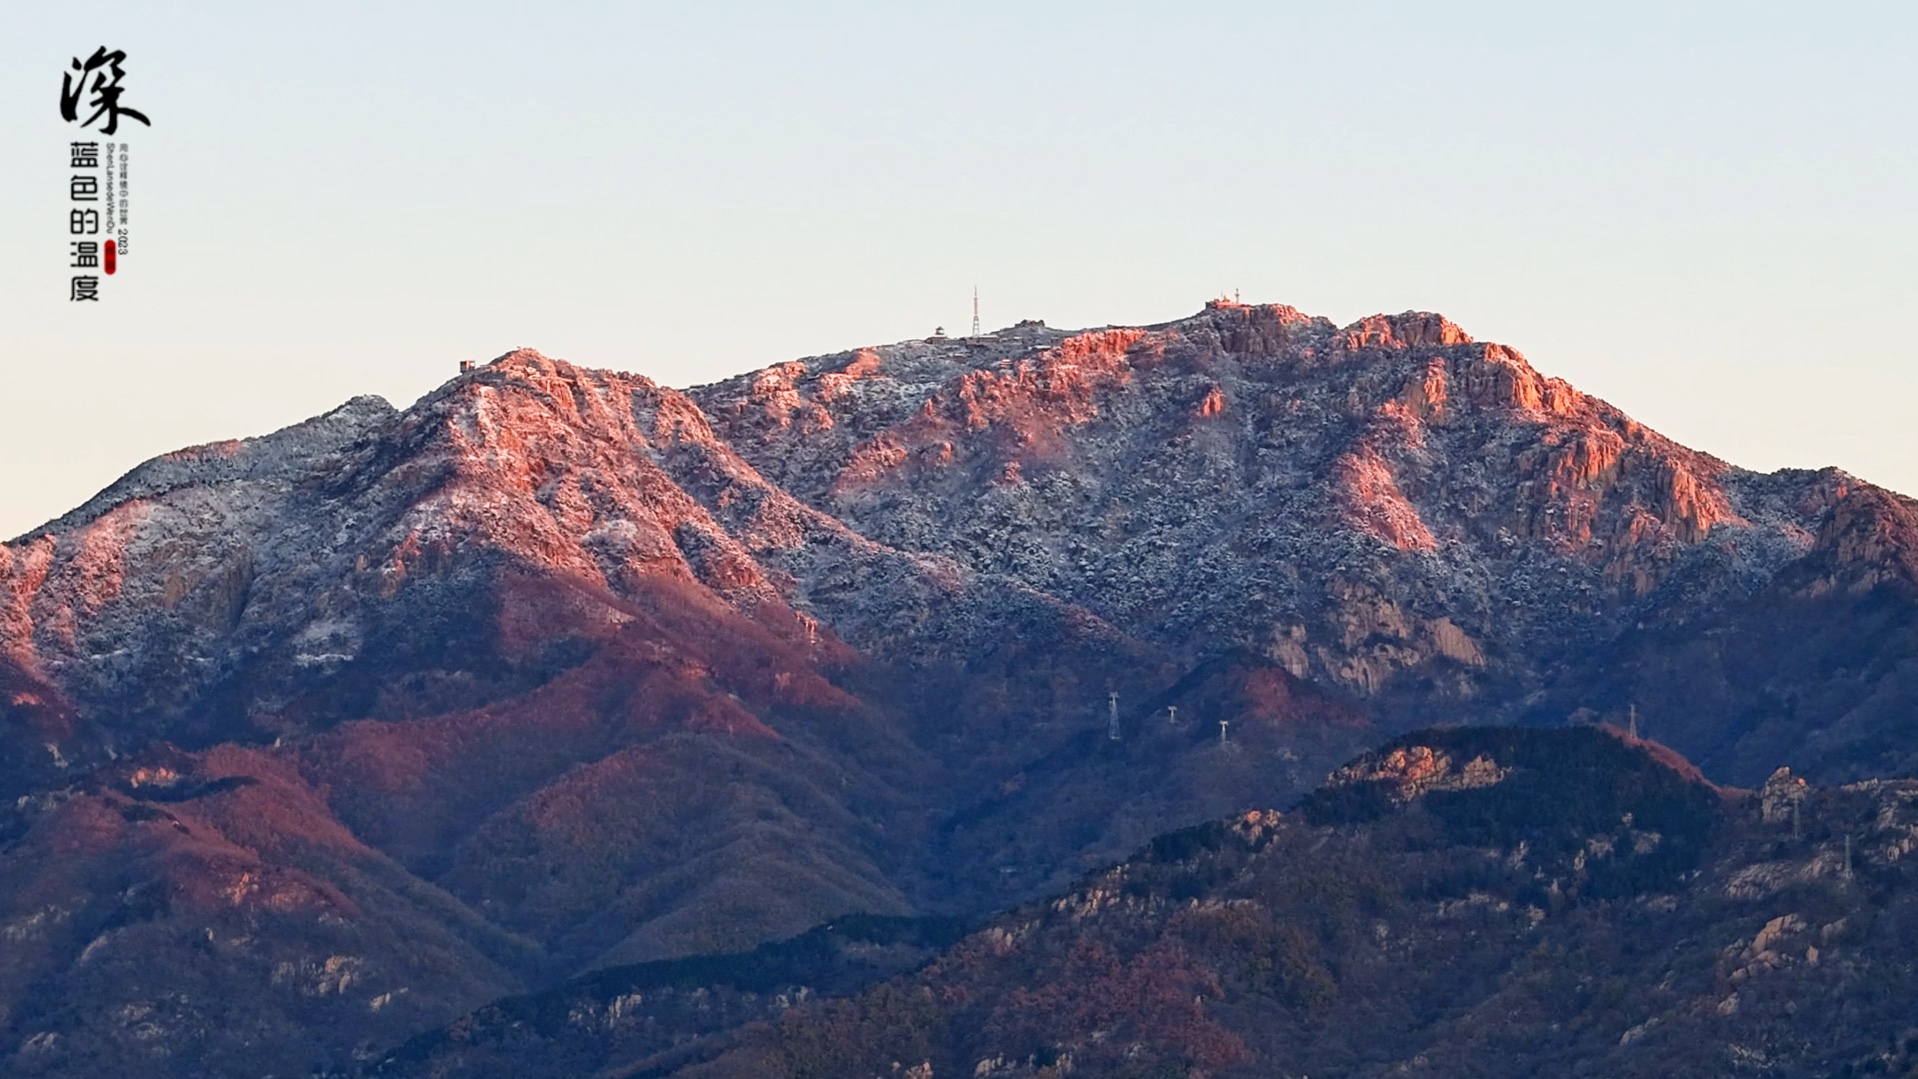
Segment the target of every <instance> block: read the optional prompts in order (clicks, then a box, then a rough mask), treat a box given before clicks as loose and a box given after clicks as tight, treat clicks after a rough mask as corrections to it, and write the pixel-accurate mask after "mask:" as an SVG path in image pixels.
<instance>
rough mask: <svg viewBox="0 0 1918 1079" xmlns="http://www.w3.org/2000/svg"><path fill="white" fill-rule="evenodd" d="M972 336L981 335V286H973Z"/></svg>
mask: <svg viewBox="0 0 1918 1079" xmlns="http://www.w3.org/2000/svg"><path fill="white" fill-rule="evenodd" d="M972 336H974V337H977V336H979V286H978V285H974V286H972Z"/></svg>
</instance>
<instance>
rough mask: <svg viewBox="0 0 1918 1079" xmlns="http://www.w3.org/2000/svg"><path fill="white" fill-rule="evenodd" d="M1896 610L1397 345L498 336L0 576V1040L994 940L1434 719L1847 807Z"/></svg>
mask: <svg viewBox="0 0 1918 1079" xmlns="http://www.w3.org/2000/svg"><path fill="white" fill-rule="evenodd" d="M1915 586H1918V510H1915V508H1914V504H1913V502H1912V501H1911V500H1910V499H1908V498H1905V497H1903V496H1901V495H1897V494H1895V493H1892V492H1889V491H1885V490H1882V489H1880V488H1876V487H1873V486H1871V485H1870V484H1867V483H1864V482H1862V481H1859V480H1856V479H1854V478H1852V477H1850V476H1847V475H1845V474H1844V473H1842V472H1839V471H1837V470H1834V469H1826V470H1822V471H1790V470H1788V471H1783V472H1777V473H1772V474H1759V473H1754V472H1750V471H1746V470H1743V469H1739V468H1737V467H1735V466H1733V465H1730V464H1727V463H1725V462H1723V461H1720V460H1718V459H1716V458H1713V457H1711V456H1709V455H1706V454H1703V453H1700V452H1697V451H1694V450H1690V449H1687V448H1685V447H1682V446H1679V445H1677V444H1676V443H1673V442H1671V441H1670V440H1668V439H1665V438H1663V437H1662V436H1660V435H1658V434H1657V433H1655V432H1653V431H1650V430H1648V429H1646V428H1644V427H1643V426H1642V425H1640V424H1638V423H1636V422H1634V421H1633V420H1631V419H1630V418H1629V417H1628V416H1626V415H1625V414H1624V413H1622V412H1620V411H1619V410H1618V409H1616V408H1614V407H1612V406H1611V405H1609V404H1606V403H1605V402H1602V401H1599V400H1597V399H1595V398H1591V397H1589V396H1586V395H1584V394H1582V393H1579V392H1578V391H1577V390H1575V389H1574V388H1572V387H1571V386H1569V385H1567V384H1566V383H1564V382H1562V381H1560V380H1557V379H1552V378H1548V377H1545V376H1542V375H1540V374H1539V373H1538V372H1536V371H1535V370H1533V368H1532V367H1531V366H1530V364H1529V363H1528V362H1527V361H1526V360H1525V359H1524V357H1522V356H1521V355H1520V354H1519V353H1517V352H1516V351H1514V350H1512V349H1510V348H1508V347H1506V346H1503V345H1497V344H1489V343H1483V342H1477V341H1474V340H1472V339H1471V338H1470V337H1469V336H1468V335H1467V334H1465V333H1464V331H1462V330H1461V329H1459V328H1458V327H1457V326H1455V325H1453V324H1451V323H1450V322H1448V321H1446V320H1445V319H1443V318H1441V317H1439V316H1437V315H1431V314H1423V313H1406V314H1402V315H1396V316H1376V317H1373V318H1368V319H1364V320H1361V321H1360V322H1357V323H1354V324H1352V325H1349V326H1344V327H1339V326H1335V325H1333V324H1332V323H1330V322H1328V321H1326V320H1324V319H1320V318H1313V317H1309V316H1307V315H1304V314H1302V313H1300V312H1298V311H1296V310H1294V309H1292V308H1288V307H1283V306H1267V305H1258V306H1254V305H1240V304H1236V303H1229V302H1224V301H1218V302H1214V303H1212V304H1209V305H1207V307H1206V308H1205V309H1204V310H1203V311H1201V312H1199V313H1198V314H1196V315H1194V316H1192V317H1190V318H1186V319H1181V320H1178V321H1175V322H1171V323H1166V324H1163V325H1159V326H1149V327H1110V328H1105V329H1099V330H1091V331H1083V332H1068V331H1061V330H1055V329H1052V328H1049V327H1046V326H1043V325H1041V324H1038V323H1021V324H1019V325H1017V326H1014V327H1010V328H1007V329H1004V330H1001V331H998V332H996V333H992V334H986V335H983V336H980V337H976V338H965V339H944V338H934V339H927V340H919V341H908V342H902V343H899V344H895V345H887V346H877V347H872V348H863V349H856V350H853V351H850V352H846V353H840V354H835V355H831V356H821V357H812V358H808V359H804V360H797V361H792V362H788V363H783V364H777V365H774V366H772V367H769V368H766V369H764V370H761V371H757V372H753V373H751V374H747V375H742V376H739V377H737V378H733V379H729V380H726V381H722V382H719V383H715V384H712V385H708V386H702V387H696V388H693V389H689V390H683V391H682V390H675V389H671V388H667V387H663V386H660V385H658V384H656V383H654V382H653V381H651V380H649V379H646V378H644V377H641V376H637V375H630V374H621V373H617V372H610V371H597V370H591V369H586V368H581V367H577V366H574V365H572V364H569V363H566V362H564V361H560V360H555V359H551V358H548V357H545V356H542V355H540V354H538V353H536V352H533V351H530V350H519V351H515V352H511V353H508V354H506V355H504V356H501V357H499V358H498V359H496V360H494V361H492V362H491V363H489V364H486V365H483V366H480V367H478V368H476V369H475V370H473V371H472V372H470V373H464V374H462V375H460V376H459V377H457V378H454V379H452V380H450V381H449V382H447V383H446V384H445V385H443V386H441V387H440V388H439V389H437V390H435V391H434V392H432V393H430V394H428V395H427V396H426V397H424V398H422V399H421V400H420V401H419V402H417V403H416V404H414V405H413V406H412V407H411V408H408V409H405V410H394V409H392V408H391V407H389V406H387V405H386V404H385V403H384V402H381V401H379V400H378V399H375V398H358V399H355V400H353V401H351V402H348V403H347V404H345V405H343V406H341V407H340V408H338V409H336V410H334V411H332V412H330V413H327V414H326V415H324V416H320V417H317V418H315V419H313V420H310V421H307V422H306V423H303V424H299V425H295V426H294V427H290V428H287V429H285V430H283V431H279V432H275V433H273V434H271V435H266V436H263V437H260V438H253V439H246V440H241V441H235V442H225V443H216V444H212V445H208V446H202V447H196V448H193V449H189V450H184V451H180V452H178V453H174V454H169V455H166V456H164V457H161V458H157V459H155V460H153V461H150V462H147V463H146V464H143V465H141V466H139V467H138V468H136V469H135V470H134V471H132V472H130V473H129V474H128V475H127V476H125V477H124V478H122V479H121V480H120V481H118V482H117V483H115V484H114V485H113V486H111V487H109V488H108V489H107V490H106V491H103V492H102V493H101V494H100V495H98V496H96V497H95V498H93V499H91V500H89V501H88V502H87V503H86V504H85V505H83V506H82V507H80V508H79V509H77V510H75V511H74V512H72V513H70V514H68V515H66V516H65V517H62V518H61V519H59V520H57V521H54V522H51V523H49V524H48V525H46V526H43V527H41V528H39V529H36V530H34V531H33V532H30V533H28V534H27V535H25V536H23V537H20V538H19V539H17V540H14V541H12V542H10V543H7V544H5V545H3V546H0V797H3V798H4V801H3V802H0V806H4V808H0V931H4V932H5V933H6V934H7V936H6V938H5V939H6V940H7V941H9V942H10V943H9V946H8V947H7V948H5V949H4V950H0V986H7V987H11V988H0V1052H4V1053H10V1054H12V1055H11V1056H8V1057H6V1059H7V1061H8V1064H7V1067H8V1068H9V1069H10V1070H11V1069H18V1070H19V1071H20V1074H67V1073H70V1072H72V1071H73V1070H74V1069H77V1068H82V1067H90V1068H94V1069H95V1070H99V1069H102V1068H104V1069H106V1070H112V1069H114V1068H120V1067H129V1066H133V1065H134V1064H135V1063H137V1062H142V1061H150V1060H155V1059H161V1058H168V1057H171V1059H175V1060H187V1059H199V1060H224V1061H231V1062H237V1063H233V1064H232V1067H234V1068H237V1069H240V1070H245V1069H246V1068H281V1069H286V1068H307V1069H311V1068H315V1067H319V1068H329V1067H344V1066H347V1065H349V1064H350V1063H351V1062H352V1061H353V1060H355V1059H358V1058H365V1059H371V1057H372V1056H373V1055H377V1054H378V1053H379V1052H383V1051H384V1050H385V1049H387V1048H390V1047H391V1045H392V1044H395V1042H396V1040H397V1039H398V1037H399V1036H400V1035H402V1034H404V1033H406V1032H408V1031H417V1030H419V1029H424V1027H425V1026H427V1025H430V1024H432V1023H436V1022H440V1021H443V1020H444V1019H446V1018H448V1017H449V1016H450V1015H452V1014H455V1013H456V1012H457V1011H458V1010H459V1009H462V1008H468V1007H471V1006H473V1005H475V1004H477V1003H480V1002H482V1001H484V1000H486V999H490V998H492V997H494V996H498V995H500V994H502V993H504V992H509V991H514V990H519V989H536V988H539V987H541V986H544V985H548V984H550V983H552V982H553V980H554V979H557V978H563V977H566V976H569V975H573V974H578V973H580V972H583V971H589V970H593V969H598V968H601V967H605V966H607V965H616V964H627V963H635V962H644V961H657V960H664V959H670V958H672V957H676V956H687V955H694V954H699V953H710V952H716V951H727V950H734V951H737V950H742V949H747V948H750V947H752V946H754V945H756V944H758V943H760V942H763V941H767V940H772V939H775V938H778V937H782V936H790V935H792V934H796V933H800V932H801V931H803V930H806V929H807V928H808V927H810V926H813V925H815V924H818V923H822V922H825V921H827V920H829V919H832V918H836V917H839V916H841V915H845V914H849V913H853V912H865V913H869V914H874V915H882V916H901V917H904V916H915V915H928V914H937V915H959V916H970V915H975V914H979V913H982V912H986V911H992V910H998V909H1002V908H1004V907H1006V906H1009V905H1011V904H1013V903H1017V902H1022V901H1026V900H1029V899H1032V898H1033V897H1035V896H1039V895H1043V894H1047V893H1048V892H1053V891H1057V890H1058V889H1060V888H1063V887H1066V886H1067V885H1069V884H1070V883H1071V882H1072V881H1073V880H1075V879H1078V878H1079V877H1080V876H1081V875H1082V874H1084V873H1087V872H1091V871H1093V870H1095V869H1097V868H1099V867H1100V866H1104V865H1109V864H1111V863H1113V862H1114V861H1116V860H1118V859H1119V858H1122V857H1124V856H1125V855H1126V854H1127V853H1129V852H1131V851H1133V850H1136V849H1138V848H1139V847H1140V845H1142V844H1144V843H1146V842H1147V841H1149V840H1150V839H1151V838H1152V837H1153V836H1155V835H1157V834H1160V833H1162V832H1164V831H1166V830H1167V829H1170V828H1175V827H1181V826H1185V825H1190V824H1194V823H1196V822H1199V821H1203V820H1207V819H1212V818H1217V817H1223V816H1225V815H1228V814H1231V813H1235V812H1239V811H1242V810H1243V809H1245V808H1246V807H1248V806H1262V805H1283V804H1287V803H1289V802H1290V801H1291V800H1292V799H1295V798H1297V797H1298V796H1300V795H1302V794H1304V793H1305V792H1307V791H1310V790H1312V789H1314V788H1315V787H1316V786H1317V785H1318V784H1319V782H1320V780H1321V779H1322V778H1323V777H1324V776H1325V775H1326V774H1327V773H1328V772H1329V771H1331V770H1332V769H1333V768H1335V767H1337V766H1338V765H1340V764H1342V763H1343V762H1345V761H1347V760H1348V759H1350V758H1351V757H1352V755H1353V754H1355V753H1357V752H1359V751H1360V750H1362V749H1364V748H1366V747H1368V746H1371V745H1374V744H1376V743H1378V742H1380V741H1382V740H1384V739H1386V738H1388V737H1390V736H1392V735H1395V734H1398V733H1401V732H1403V731H1406V730H1409V729H1412V728H1415V727H1423V726H1427V725H1430V724H1432V723H1446V722H1477V723H1484V722H1493V723H1526V724H1532V725H1550V726H1558V725H1565V724H1568V723H1571V724H1579V723H1589V722H1596V721H1609V722H1611V723H1614V724H1616V725H1620V726H1625V725H1628V724H1629V723H1631V722H1636V723H1638V724H1640V725H1641V727H1642V729H1644V730H1645V731H1646V732H1647V733H1649V734H1651V735H1653V736H1655V737H1657V738H1659V739H1660V740H1662V741H1664V742H1666V743H1668V744H1670V745H1672V746H1673V747H1675V748H1676V749H1677V750H1679V751H1682V752H1683V753H1684V754H1686V755H1687V756H1689V757H1690V758H1692V759H1693V760H1695V761H1697V762H1698V763H1699V765H1700V766H1701V767H1702V768H1703V769H1704V772H1705V774H1706V775H1707V776H1709V777H1710V778H1711V779H1712V780H1714V781H1717V782H1720V783H1724V784H1732V785H1745V786H1753V785H1756V784H1757V783H1758V782H1760V781H1762V780H1763V779H1764V777H1765V776H1766V775H1768V774H1770V772H1771V770H1772V769H1773V768H1775V767H1776V766H1778V765H1780V764H1789V765H1791V766H1792V767H1793V768H1794V769H1797V770H1798V771H1799V772H1800V773H1802V774H1806V775H1809V776H1811V777H1812V778H1813V779H1814V780H1815V781H1817V782H1821V783H1823V782H1833V781H1849V780H1855V779H1861V778H1866V777H1871V776H1884V775H1892V774H1897V773H1900V772H1903V771H1908V770H1910V769H1911V768H1912V767H1913V763H1914V759H1918V733H1914V732H1913V730H1912V728H1911V727H1910V725H1909V723H1908V715H1909V710H1910V708H1911V706H1912V704H1913V702H1914V701H1918V665H1914V662H1913V657H1914V655H1918V635H1915V630H1914V626H1915V625H1918V623H1915V622H1914V618H1913V615H1914V610H1915V609H1918V608H1915V606H1914V605H1915V604H1918V592H1915V591H1914V589H1915ZM136 973H137V976H136ZM208 986H211V989H209V988H207V987H208ZM316 1002H318V1003H319V1004H323V1005H324V1006H325V1007H324V1008H323V1009H322V1012H324V1015H325V1018H324V1019H315V1018H314V1016H316V1015H319V1014H321V1013H319V1012H315V1011H314V1010H313V1009H314V1007H315V1005H316ZM375 1002H378V1003H375ZM329 1009H330V1010H329ZM276 1046H277V1047H278V1048H275V1047H276ZM275 1054H278V1055H275ZM135 1070H138V1068H137V1067H136V1068H135Z"/></svg>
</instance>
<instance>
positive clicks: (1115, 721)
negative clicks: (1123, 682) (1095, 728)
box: [1106, 693, 1119, 742]
mask: <svg viewBox="0 0 1918 1079" xmlns="http://www.w3.org/2000/svg"><path fill="white" fill-rule="evenodd" d="M1106 700H1107V702H1108V703H1109V704H1110V705H1111V706H1112V714H1111V717H1110V718H1109V719H1108V720H1107V721H1106V737H1107V738H1110V739H1111V740H1113V741H1114V742H1116V741H1118V740H1119V695H1118V694H1117V693H1108V694H1106Z"/></svg>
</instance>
